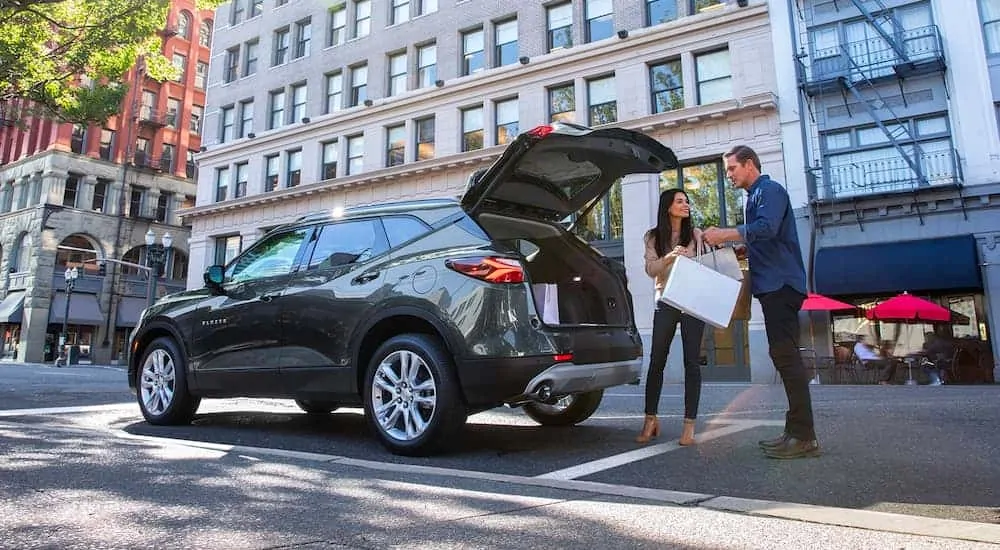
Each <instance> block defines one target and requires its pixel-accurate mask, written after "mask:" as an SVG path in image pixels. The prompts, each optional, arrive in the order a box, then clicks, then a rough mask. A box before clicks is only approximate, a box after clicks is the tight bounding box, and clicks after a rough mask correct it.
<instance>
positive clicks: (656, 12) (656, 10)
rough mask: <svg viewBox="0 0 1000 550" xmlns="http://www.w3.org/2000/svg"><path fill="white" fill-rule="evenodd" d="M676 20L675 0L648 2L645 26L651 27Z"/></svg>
mask: <svg viewBox="0 0 1000 550" xmlns="http://www.w3.org/2000/svg"><path fill="white" fill-rule="evenodd" d="M674 19H677V0H648V1H647V2H646V25H647V26H650V27H652V26H653V25H659V24H660V23H666V22H667V21H673V20H674Z"/></svg>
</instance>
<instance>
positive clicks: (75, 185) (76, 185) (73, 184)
mask: <svg viewBox="0 0 1000 550" xmlns="http://www.w3.org/2000/svg"><path fill="white" fill-rule="evenodd" d="M79 194H80V176H77V175H76V174H70V175H69V176H68V177H67V178H66V188H65V189H64V190H63V200H62V205H63V206H68V207H70V208H76V197H77V195H79Z"/></svg>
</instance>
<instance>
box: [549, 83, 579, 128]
mask: <svg viewBox="0 0 1000 550" xmlns="http://www.w3.org/2000/svg"><path fill="white" fill-rule="evenodd" d="M549 121H551V122H556V121H559V122H576V94H575V92H574V90H573V84H572V83H570V84H565V85H563V86H558V87H555V88H549Z"/></svg>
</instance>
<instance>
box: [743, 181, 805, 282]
mask: <svg viewBox="0 0 1000 550" xmlns="http://www.w3.org/2000/svg"><path fill="white" fill-rule="evenodd" d="M736 230H737V231H739V232H740V236H742V237H743V241H744V242H746V244H747V261H748V262H749V265H750V283H751V289H750V290H751V292H752V293H753V295H754V296H760V295H761V294H766V293H768V292H774V291H775V290H779V289H780V288H781V287H783V286H785V285H788V286H790V287H792V288H794V289H795V290H797V291H799V292H801V293H802V294H806V270H805V266H804V265H803V263H802V252H801V249H800V248H799V235H798V231H797V230H796V228H795V216H794V215H793V214H792V209H791V205H790V201H789V198H788V192H787V191H785V188H784V187H782V186H781V184H780V183H778V182H776V181H774V180H772V179H771V177H770V176H768V175H767V174H761V175H760V177H758V178H757V181H755V182H753V185H751V186H750V189H748V190H747V206H746V223H745V224H743V225H740V226H738V227H737V228H736Z"/></svg>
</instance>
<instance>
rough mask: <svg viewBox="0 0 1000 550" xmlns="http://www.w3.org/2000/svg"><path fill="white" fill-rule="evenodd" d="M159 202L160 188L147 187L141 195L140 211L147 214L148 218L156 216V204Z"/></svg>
mask: <svg viewBox="0 0 1000 550" xmlns="http://www.w3.org/2000/svg"><path fill="white" fill-rule="evenodd" d="M159 202H160V190H159V189H156V188H150V189H147V190H146V193H145V194H144V196H143V197H142V213H143V214H144V215H148V216H149V217H150V218H154V217H155V216H156V205H157V203H159Z"/></svg>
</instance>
